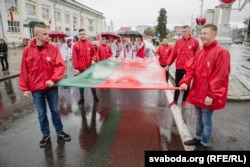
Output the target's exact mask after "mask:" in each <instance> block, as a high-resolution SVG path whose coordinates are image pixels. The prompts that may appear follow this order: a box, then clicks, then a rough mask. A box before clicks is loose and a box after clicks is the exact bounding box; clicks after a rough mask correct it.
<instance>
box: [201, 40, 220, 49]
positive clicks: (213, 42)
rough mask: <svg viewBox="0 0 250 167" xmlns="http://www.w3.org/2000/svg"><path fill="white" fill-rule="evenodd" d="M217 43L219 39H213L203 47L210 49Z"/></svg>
mask: <svg viewBox="0 0 250 167" xmlns="http://www.w3.org/2000/svg"><path fill="white" fill-rule="evenodd" d="M216 45H217V41H216V40H214V41H212V42H211V43H210V44H208V45H206V46H203V49H204V50H208V49H211V48H213V47H215V46H216Z"/></svg>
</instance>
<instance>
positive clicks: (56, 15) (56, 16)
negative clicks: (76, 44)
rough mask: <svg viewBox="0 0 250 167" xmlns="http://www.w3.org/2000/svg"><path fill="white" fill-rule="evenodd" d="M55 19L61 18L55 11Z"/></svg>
mask: <svg viewBox="0 0 250 167" xmlns="http://www.w3.org/2000/svg"><path fill="white" fill-rule="evenodd" d="M55 19H56V21H60V20H61V16H60V12H55Z"/></svg>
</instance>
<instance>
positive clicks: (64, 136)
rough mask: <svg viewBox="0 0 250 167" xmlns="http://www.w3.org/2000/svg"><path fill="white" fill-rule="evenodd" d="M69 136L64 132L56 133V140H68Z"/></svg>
mask: <svg viewBox="0 0 250 167" xmlns="http://www.w3.org/2000/svg"><path fill="white" fill-rule="evenodd" d="M70 140H71V137H70V135H68V134H67V133H65V132H62V133H58V134H57V141H70Z"/></svg>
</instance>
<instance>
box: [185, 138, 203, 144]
mask: <svg viewBox="0 0 250 167" xmlns="http://www.w3.org/2000/svg"><path fill="white" fill-rule="evenodd" d="M184 144H185V145H186V146H198V145H199V144H201V140H199V139H196V138H193V139H192V140H187V141H185V142H184Z"/></svg>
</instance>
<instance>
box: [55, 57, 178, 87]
mask: <svg viewBox="0 0 250 167" xmlns="http://www.w3.org/2000/svg"><path fill="white" fill-rule="evenodd" d="M56 86H68V87H78V88H108V89H140V90H157V89H165V90H173V89H177V88H176V87H172V86H170V85H169V84H168V83H167V82H166V73H165V70H164V69H163V68H162V67H161V66H160V64H159V61H158V59H157V58H145V59H136V60H132V59H116V58H110V59H107V60H104V61H101V62H98V63H95V64H93V65H91V66H90V67H89V68H88V69H87V70H85V71H84V72H83V73H81V74H80V75H78V76H74V77H69V78H65V79H62V80H61V81H59V82H57V83H56Z"/></svg>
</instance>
